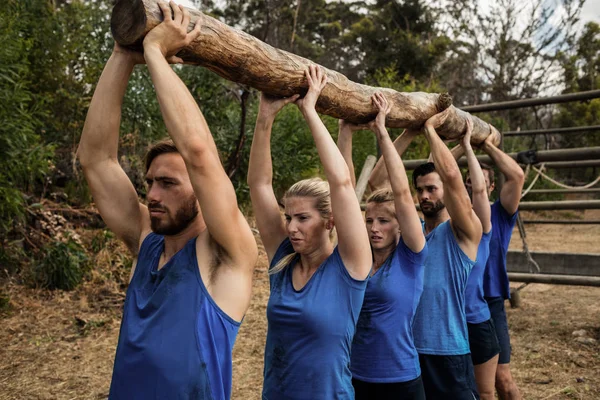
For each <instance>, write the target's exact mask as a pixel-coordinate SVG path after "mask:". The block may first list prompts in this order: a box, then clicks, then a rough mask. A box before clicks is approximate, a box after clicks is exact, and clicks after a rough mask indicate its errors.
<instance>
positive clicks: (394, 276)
mask: <svg viewBox="0 0 600 400" xmlns="http://www.w3.org/2000/svg"><path fill="white" fill-rule="evenodd" d="M426 256H427V244H425V247H424V248H423V250H421V251H420V252H419V253H415V252H413V251H412V250H411V249H409V248H408V247H407V246H406V244H405V243H404V241H403V240H402V239H400V242H399V243H398V245H397V246H396V250H395V251H394V252H393V253H392V254H391V255H390V256H389V257H388V259H387V260H386V261H385V263H384V264H383V265H382V266H381V267H380V268H379V269H378V270H377V272H375V274H374V275H373V276H372V277H371V278H370V279H369V283H368V284H367V291H366V292H365V300H364V302H363V306H362V309H361V311H360V316H359V318H358V325H357V326H356V335H354V341H353V342H352V355H351V362H350V370H351V371H352V377H353V378H356V379H359V380H361V381H364V382H377V383H391V382H406V381H410V380H412V379H416V378H418V377H419V376H420V375H421V368H420V366H419V354H418V353H417V349H415V344H414V340H413V333H412V325H413V319H414V315H415V311H416V309H417V305H418V304H419V299H420V298H421V293H422V292H423V270H424V268H423V263H424V262H425V257H426Z"/></svg>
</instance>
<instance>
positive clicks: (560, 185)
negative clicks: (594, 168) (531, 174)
mask: <svg viewBox="0 0 600 400" xmlns="http://www.w3.org/2000/svg"><path fill="white" fill-rule="evenodd" d="M532 168H533V170H534V171H537V173H538V176H540V175H541V176H542V177H543V178H544V179H547V180H549V181H550V182H552V183H554V184H555V185H557V186H559V187H561V188H563V189H589V188H591V187H592V186H594V185H595V184H597V183H598V182H600V175H599V176H598V177H597V178H596V179H595V180H594V181H593V182H590V183H588V184H587V185H583V186H569V185H565V184H564V183H560V182H558V181H557V180H555V179H552V178H551V177H549V176H548V175H547V174H545V173H544V172H543V171H542V170H543V169H544V164H542V166H541V168H539V169H538V168H536V167H532ZM536 178H537V177H536ZM523 196H524V195H523ZM523 196H521V197H523Z"/></svg>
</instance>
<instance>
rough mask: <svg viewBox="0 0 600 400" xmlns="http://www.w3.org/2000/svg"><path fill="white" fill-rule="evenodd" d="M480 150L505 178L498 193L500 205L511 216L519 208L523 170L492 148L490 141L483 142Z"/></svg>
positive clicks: (523, 177) (506, 156) (494, 147)
mask: <svg viewBox="0 0 600 400" xmlns="http://www.w3.org/2000/svg"><path fill="white" fill-rule="evenodd" d="M491 137H492V136H490V138H491ZM481 149H482V150H483V151H484V152H486V153H487V155H489V156H490V158H491V159H492V160H493V161H494V164H496V166H497V167H498V169H499V170H500V172H501V173H502V174H503V175H504V177H505V178H506V179H505V181H504V184H503V185H502V190H501V191H500V203H501V204H502V207H503V208H504V209H505V210H506V212H507V213H508V214H509V215H513V214H514V213H516V212H517V209H518V208H519V201H520V200H521V191H522V190H523V184H524V183H525V175H524V174H523V170H522V169H521V167H520V166H519V164H517V162H516V161H515V160H513V159H512V158H511V157H509V156H508V155H506V154H505V153H504V152H503V151H502V150H500V149H499V148H497V147H496V146H494V145H493V144H492V141H491V139H490V140H486V141H485V142H483V145H482V147H481Z"/></svg>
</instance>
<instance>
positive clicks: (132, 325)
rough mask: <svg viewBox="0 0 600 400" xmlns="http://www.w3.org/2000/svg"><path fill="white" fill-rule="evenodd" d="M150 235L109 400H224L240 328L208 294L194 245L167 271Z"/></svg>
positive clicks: (128, 303)
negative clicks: (234, 345)
mask: <svg viewBox="0 0 600 400" xmlns="http://www.w3.org/2000/svg"><path fill="white" fill-rule="evenodd" d="M163 249H164V237H163V236H160V235H156V234H154V233H150V234H149V235H148V237H146V239H144V242H143V243H142V246H141V248H140V252H139V254H138V261H137V266H136V268H135V272H134V275H133V279H132V280H131V283H130V285H129V288H128V289H127V296H126V298H125V306H124V310H123V321H122V323H121V331H120V334H119V343H118V346H117V353H116V356H115V365H114V369H113V376H112V382H111V385H110V394H109V399H115V400H117V399H123V400H132V399H134V400H135V399H140V400H148V399H199V400H225V399H229V398H230V396H231V369H232V364H231V351H232V349H233V343H234V342H235V337H236V335H237V332H238V328H239V326H240V323H239V322H236V321H234V320H233V319H231V318H230V317H229V316H227V315H226V314H225V313H224V312H223V311H222V310H221V309H220V308H219V307H218V306H217V305H216V304H215V303H214V301H213V300H212V299H211V297H210V295H209V294H208V292H207V290H206V288H205V287H204V284H203V282H202V278H201V277H200V271H199V269H198V260H197V258H196V239H192V240H190V241H189V242H188V243H187V244H186V245H185V246H184V248H183V249H181V250H180V251H179V252H177V254H175V255H174V256H173V257H172V258H171V259H170V260H169V262H167V263H166V264H165V265H164V266H163V267H162V268H161V269H160V270H157V267H158V263H159V260H160V256H161V254H162V252H163Z"/></svg>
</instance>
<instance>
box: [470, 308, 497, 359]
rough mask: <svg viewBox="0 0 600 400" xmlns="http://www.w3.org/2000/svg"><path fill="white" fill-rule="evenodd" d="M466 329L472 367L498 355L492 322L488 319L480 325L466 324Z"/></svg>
mask: <svg viewBox="0 0 600 400" xmlns="http://www.w3.org/2000/svg"><path fill="white" fill-rule="evenodd" d="M467 328H468V329H469V346H470V347H471V360H473V365H479V364H483V363H485V362H487V361H489V360H491V359H492V358H494V357H495V356H496V355H497V354H500V344H499V343H498V338H497V337H496V328H495V327H494V321H492V320H491V319H488V320H487V321H485V322H482V323H480V324H469V323H467Z"/></svg>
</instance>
